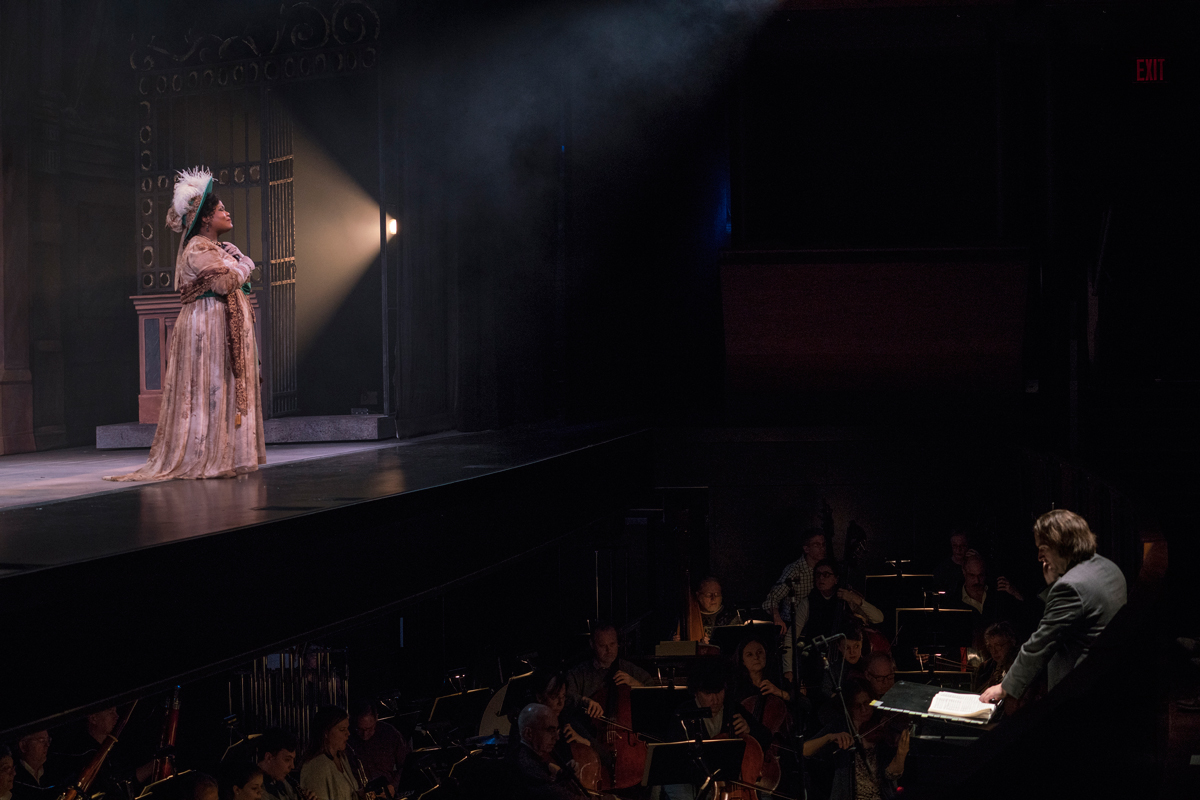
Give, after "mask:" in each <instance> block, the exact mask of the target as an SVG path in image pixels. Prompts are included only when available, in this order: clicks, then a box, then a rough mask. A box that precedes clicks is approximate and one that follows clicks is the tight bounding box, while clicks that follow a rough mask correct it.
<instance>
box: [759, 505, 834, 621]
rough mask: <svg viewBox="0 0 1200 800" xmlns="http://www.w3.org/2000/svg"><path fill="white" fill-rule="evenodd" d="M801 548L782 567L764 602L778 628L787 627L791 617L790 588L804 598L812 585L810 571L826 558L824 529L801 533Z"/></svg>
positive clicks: (765, 608)
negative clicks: (794, 557) (797, 554)
mask: <svg viewBox="0 0 1200 800" xmlns="http://www.w3.org/2000/svg"><path fill="white" fill-rule="evenodd" d="M800 547H801V550H802V551H803V553H804V555H802V556H800V558H798V559H796V560H795V561H793V562H792V563H791V564H788V565H787V566H786V567H784V568H783V574H782V575H780V576H779V580H777V581H775V585H774V586H772V587H771V591H769V592H767V599H766V600H764V601H763V609H764V610H766V611H769V612H771V618H772V619H773V620H774V621H775V624H776V625H777V626H779V629H780V630H786V629H787V625H788V623H789V622H791V620H792V603H791V593H792V588H793V587H795V590H796V592H797V594H798V596H800V597H807V596H808V593H809V592H811V591H812V588H813V570H814V569H816V566H817V562H819V561H821V560H823V559H824V558H825V552H826V544H825V532H824V531H822V530H821V529H820V528H812V529H810V530H807V531H805V532H804V533H803V534H801V536H800Z"/></svg>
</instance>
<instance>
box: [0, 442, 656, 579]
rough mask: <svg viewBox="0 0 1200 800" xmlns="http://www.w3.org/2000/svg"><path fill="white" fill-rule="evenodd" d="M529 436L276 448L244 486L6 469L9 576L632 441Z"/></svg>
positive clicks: (1, 486) (85, 463)
mask: <svg viewBox="0 0 1200 800" xmlns="http://www.w3.org/2000/svg"><path fill="white" fill-rule="evenodd" d="M632 429H633V426H630V425H628V424H621V423H599V424H588V425H576V426H568V427H564V426H559V425H530V426H516V427H512V428H508V429H505V430H501V431H486V432H480V433H468V434H464V433H446V434H437V435H433V436H426V437H421V438H418V439H409V440H393V441H390V442H346V443H330V444H324V443H322V444H304V445H272V446H269V447H268V448H267V461H268V463H267V466H266V468H263V469H260V470H259V471H258V472H256V473H253V474H250V475H244V476H241V477H238V478H236V479H223V480H207V481H166V482H161V483H111V482H108V481H103V480H101V479H100V478H101V476H102V475H111V474H120V473H122V472H128V471H132V470H133V469H136V468H137V467H138V466H140V465H141V464H143V463H145V460H146V454H147V452H148V451H147V450H125V451H111V450H110V451H99V450H96V449H95V448H74V449H70V450H57V451H48V452H44V453H28V454H22V455H15V456H5V457H3V458H0V577H4V576H11V575H14V574H18V573H22V572H27V571H30V570H37V569H43V568H47V567H56V566H62V565H65V564H71V563H76V562H79V561H86V560H89V559H94V558H101V557H104V556H109V555H114V554H117V553H125V552H130V551H132V550H137V549H140V548H144V547H153V546H157V545H162V544H168V543H172V542H178V541H181V540H185V539H190V538H193V537H197V536H204V535H207V534H211V533H216V532H219V531H225V530H231V529H234V528H241V527H245V526H248V525H256V524H259V523H264V522H272V521H277V520H281V519H285V518H288V517H293V516H300V515H303V514H308V513H314V512H320V511H326V510H330V509H335V508H338V507H341V506H347V505H352V504H355V503H360V502H364V501H370V500H376V499H379V498H382V497H388V496H394V495H399V494H402V493H406V492H413V491H418V490H422V489H429V488H433V487H436V486H443V485H446V484H450V483H454V482H457V481H462V480H467V479H470V478H477V477H481V476H484V475H488V474H490V473H495V472H500V471H504V470H508V469H511V468H514V467H519V466H523V465H526V464H531V463H534V462H537V461H540V460H543V459H547V458H552V457H555V456H559V455H562V454H564V453H569V452H571V451H574V450H577V449H579V448H585V447H589V446H592V445H596V444H600V443H601V442H604V441H607V440H609V439H612V438H613V437H616V436H620V435H622V434H625V433H628V432H630V431H631V430H632Z"/></svg>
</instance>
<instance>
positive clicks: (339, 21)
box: [330, 0, 380, 44]
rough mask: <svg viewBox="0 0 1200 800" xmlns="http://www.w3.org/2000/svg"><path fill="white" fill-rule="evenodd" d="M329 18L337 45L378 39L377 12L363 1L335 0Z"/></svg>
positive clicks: (378, 24)
mask: <svg viewBox="0 0 1200 800" xmlns="http://www.w3.org/2000/svg"><path fill="white" fill-rule="evenodd" d="M330 16H331V17H332V20H331V21H332V24H333V38H334V39H335V40H336V41H337V43H338V44H358V43H359V42H373V41H375V40H377V39H378V38H379V27H380V23H379V12H378V11H376V10H375V9H374V8H372V7H371V6H370V5H368V4H367V3H366V2H363V0H337V2H336V3H334V6H333V13H332V14H331V15H330Z"/></svg>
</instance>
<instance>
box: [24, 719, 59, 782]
mask: <svg viewBox="0 0 1200 800" xmlns="http://www.w3.org/2000/svg"><path fill="white" fill-rule="evenodd" d="M50 741H51V740H50V731H34V732H33V733H30V734H26V735H25V736H22V737H21V739H20V741H18V742H17V752H18V753H19V754H20V760H19V761H18V762H17V765H16V766H17V774H16V782H17V784H18V785H19V786H28V787H30V788H31V789H44V788H46V787H47V786H53V785H54V784H55V783H56V782H57V779H56V778H55V776H54V774H53V771H52V770H51V769H49V768H47V766H46V761H47V758H48V756H49V755H50Z"/></svg>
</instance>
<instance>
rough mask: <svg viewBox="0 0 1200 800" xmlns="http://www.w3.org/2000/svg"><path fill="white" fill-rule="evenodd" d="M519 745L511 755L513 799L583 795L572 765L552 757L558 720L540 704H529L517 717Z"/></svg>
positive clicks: (570, 799) (569, 799)
mask: <svg viewBox="0 0 1200 800" xmlns="http://www.w3.org/2000/svg"><path fill="white" fill-rule="evenodd" d="M517 729H518V731H520V736H521V743H520V745H519V746H518V747H517V749H516V750H515V751H514V755H513V756H512V758H513V761H514V764H515V773H516V782H517V784H518V786H519V794H518V795H517V796H519V797H521V798H522V800H524V798H529V800H576V799H577V798H583V797H586V796H587V795H586V794H585V792H584V791H583V787H582V786H580V785H579V783H578V780H577V778H576V777H575V774H574V770H575V764H574V762H571V761H568V762H567V763H566V764H560V763H559V762H558V761H557V760H555V757H554V748H555V745H557V744H558V741H559V728H558V717H557V715H556V714H555V713H554V711H553V710H551V709H550V708H548V707H547V706H544V705H542V704H541V703H530V704H529V705H527V706H525V708H524V709H522V710H521V714H520V716H519V717H518V718H517Z"/></svg>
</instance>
